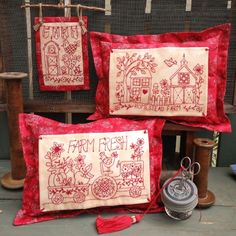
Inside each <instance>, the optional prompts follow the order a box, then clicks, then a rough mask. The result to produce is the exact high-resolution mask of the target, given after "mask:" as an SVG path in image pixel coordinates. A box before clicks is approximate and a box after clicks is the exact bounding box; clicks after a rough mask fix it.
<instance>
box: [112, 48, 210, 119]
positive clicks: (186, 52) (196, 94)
mask: <svg viewBox="0 0 236 236" xmlns="http://www.w3.org/2000/svg"><path fill="white" fill-rule="evenodd" d="M208 51H209V50H208V48H207V47H162V48H153V49H113V50H112V52H111V55H110V73H109V107H110V114H111V115H112V114H114V115H147V116H157V115H159V116H205V115H206V113H207V91H208V89H207V88H208Z"/></svg>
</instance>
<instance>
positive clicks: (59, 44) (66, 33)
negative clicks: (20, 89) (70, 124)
mask: <svg viewBox="0 0 236 236" xmlns="http://www.w3.org/2000/svg"><path fill="white" fill-rule="evenodd" d="M82 19H83V22H84V25H85V27H87V17H86V16H83V18H82ZM42 21H43V24H42V25H41V27H40V28H39V30H37V31H36V32H35V41H36V59H37V68H38V78H39V85H40V89H41V90H48V91H49V90H50V91H68V90H87V89H89V67H88V64H89V62H88V35H87V33H83V32H82V29H81V27H80V25H79V19H78V17H70V18H68V17H43V18H42ZM35 24H36V25H37V24H39V18H38V17H36V18H35Z"/></svg>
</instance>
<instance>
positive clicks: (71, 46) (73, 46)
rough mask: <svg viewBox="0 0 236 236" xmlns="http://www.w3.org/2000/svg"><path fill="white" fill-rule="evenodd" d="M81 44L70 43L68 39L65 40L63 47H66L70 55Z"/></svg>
mask: <svg viewBox="0 0 236 236" xmlns="http://www.w3.org/2000/svg"><path fill="white" fill-rule="evenodd" d="M78 46H79V42H74V43H69V41H68V40H65V41H64V42H63V44H62V47H63V48H64V50H65V52H66V53H68V54H69V55H73V54H74V53H75V51H76V49H77V47H78Z"/></svg>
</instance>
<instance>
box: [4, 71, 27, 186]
mask: <svg viewBox="0 0 236 236" xmlns="http://www.w3.org/2000/svg"><path fill="white" fill-rule="evenodd" d="M26 77H27V74H26V73H20V72H5V73H0V79H3V80H4V81H5V84H6V97H7V117H8V127H9V138H10V140H9V142H10V159H11V172H9V173H7V174H5V175H4V176H3V177H2V178H1V184H2V186H3V187H5V188H8V189H17V188H22V187H23V185H24V178H25V172H26V168H25V162H24V159H23V152H22V147H21V144H20V136H19V124H18V115H19V113H21V112H23V97H22V84H21V81H22V79H24V78H26Z"/></svg>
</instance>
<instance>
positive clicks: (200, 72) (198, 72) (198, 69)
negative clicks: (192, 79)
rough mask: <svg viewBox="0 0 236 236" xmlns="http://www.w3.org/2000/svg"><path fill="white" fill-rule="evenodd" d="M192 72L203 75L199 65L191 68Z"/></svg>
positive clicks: (201, 66) (201, 67)
mask: <svg viewBox="0 0 236 236" xmlns="http://www.w3.org/2000/svg"><path fill="white" fill-rule="evenodd" d="M193 70H194V71H195V73H196V74H200V75H201V74H202V73H203V65H199V64H197V65H196V66H195V67H194V68H193Z"/></svg>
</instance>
